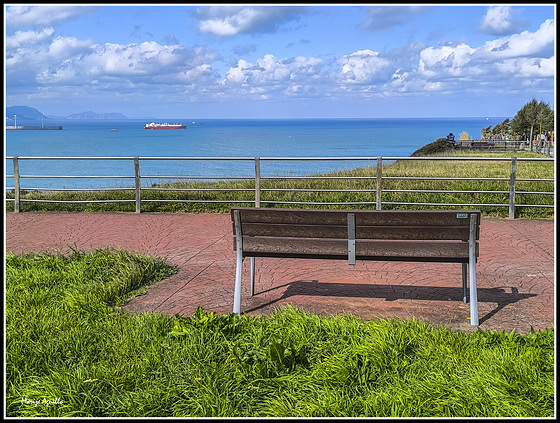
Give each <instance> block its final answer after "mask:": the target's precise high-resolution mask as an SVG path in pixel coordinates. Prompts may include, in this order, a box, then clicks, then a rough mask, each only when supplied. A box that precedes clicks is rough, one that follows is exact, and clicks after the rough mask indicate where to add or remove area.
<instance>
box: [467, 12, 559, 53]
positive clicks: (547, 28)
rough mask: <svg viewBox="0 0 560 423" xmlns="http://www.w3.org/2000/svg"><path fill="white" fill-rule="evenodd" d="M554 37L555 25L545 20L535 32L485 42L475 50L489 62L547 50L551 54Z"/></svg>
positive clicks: (524, 32) (550, 20)
mask: <svg viewBox="0 0 560 423" xmlns="http://www.w3.org/2000/svg"><path fill="white" fill-rule="evenodd" d="M555 36H556V25H555V23H554V21H553V20H552V19H547V20H546V21H545V22H543V23H542V24H541V26H540V27H539V29H538V30H537V31H535V32H529V31H523V32H521V33H520V34H514V35H510V36H507V37H503V38H498V39H496V40H492V41H487V42H486V43H485V44H484V45H483V46H482V47H480V48H479V49H477V56H479V57H480V58H485V59H487V60H490V61H494V60H498V59H508V58H514V57H526V56H534V55H538V54H541V53H542V52H543V51H545V50H547V49H549V50H550V51H551V52H552V47H553V46H554V39H555Z"/></svg>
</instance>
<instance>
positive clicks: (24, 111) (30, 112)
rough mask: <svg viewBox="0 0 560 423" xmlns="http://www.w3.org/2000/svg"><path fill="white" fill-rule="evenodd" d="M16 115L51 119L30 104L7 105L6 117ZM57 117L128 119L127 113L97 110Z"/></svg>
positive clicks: (9, 117)
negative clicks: (96, 111) (100, 111)
mask: <svg viewBox="0 0 560 423" xmlns="http://www.w3.org/2000/svg"><path fill="white" fill-rule="evenodd" d="M14 115H16V118H17V120H20V119H21V120H37V119H41V118H45V119H49V118H48V117H47V116H45V115H43V113H41V112H40V111H39V110H37V109H34V108H33V107H28V106H10V107H6V118H8V119H13V118H14ZM55 118H57V119H114V120H122V119H128V118H127V117H126V116H125V115H123V114H121V113H95V112H82V113H74V114H72V115H70V116H66V117H60V116H57V117H55Z"/></svg>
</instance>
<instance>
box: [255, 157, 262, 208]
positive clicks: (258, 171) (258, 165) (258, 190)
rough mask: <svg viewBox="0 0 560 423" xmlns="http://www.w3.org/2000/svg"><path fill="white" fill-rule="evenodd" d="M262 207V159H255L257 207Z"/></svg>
mask: <svg viewBox="0 0 560 423" xmlns="http://www.w3.org/2000/svg"><path fill="white" fill-rule="evenodd" d="M260 206H261V158H260V157H258V156H257V157H255V207H260Z"/></svg>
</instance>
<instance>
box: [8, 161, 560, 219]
mask: <svg viewBox="0 0 560 423" xmlns="http://www.w3.org/2000/svg"><path fill="white" fill-rule="evenodd" d="M6 160H11V161H12V162H13V169H14V174H13V175H6V178H7V179H9V178H13V179H14V186H13V187H6V190H7V191H9V190H12V191H13V193H14V198H13V199H12V198H6V201H8V202H9V201H12V202H14V212H15V213H18V212H20V205H21V203H22V202H44V203H49V202H50V203H117V202H120V203H122V202H129V203H130V202H134V203H135V205H136V213H140V212H141V204H142V203H143V202H183V203H205V202H209V203H251V204H254V206H256V207H260V206H261V204H266V203H274V204H293V205H296V204H299V205H303V204H306V205H341V204H343V205H357V204H361V205H364V204H371V205H375V207H376V209H377V210H381V209H382V206H383V205H384V204H385V205H423V206H450V207H458V206H473V207H485V206H486V207H488V206H492V207H500V206H503V207H508V208H509V217H510V218H514V217H515V208H516V207H551V208H553V207H554V205H550V204H519V203H516V201H515V195H516V194H517V193H519V194H524V195H543V194H545V195H546V194H548V195H554V192H551V191H532V192H529V191H518V190H517V189H516V184H517V182H522V181H523V182H537V183H538V182H554V179H538V178H517V163H518V162H519V161H554V159H552V158H521V157H511V158H510V157H380V156H377V157H137V156H136V157H28V156H25V157H24V156H11V157H6ZM22 160H30V161H33V160H84V161H87V160H125V161H132V162H133V168H134V176H132V175H130V176H106V175H93V176H68V175H22V174H21V173H20V171H19V163H20V161H22ZM153 160H158V161H165V160H185V161H189V160H209V161H222V162H228V161H248V162H253V163H254V176H178V175H166V176H162V175H157V176H154V175H146V176H141V172H140V162H141V161H153ZM404 160H410V161H421V160H426V161H449V160H452V161H507V162H510V175H509V177H507V178H482V177H480V178H477V177H422V176H419V177H414V176H413V177H410V176H383V172H382V167H383V166H382V165H383V161H391V162H393V161H404ZM263 161H358V162H363V161H369V162H371V161H375V163H376V175H375V176H363V177H355V176H306V175H302V176H263V175H261V162H263ZM26 178H56V179H62V178H71V179H78V178H87V179H92V178H93V179H105V178H110V179H134V186H131V187H129V188H122V187H121V188H79V189H78V188H23V187H22V186H21V185H22V180H23V179H26ZM152 179H167V180H185V179H186V180H205V181H209V180H250V181H254V189H253V188H184V189H182V188H161V187H143V186H142V180H152ZM282 179H284V180H295V179H323V180H344V179H351V180H358V179H363V180H371V181H372V182H375V187H373V184H372V188H371V189H355V190H352V189H350V190H342V189H341V190H337V189H296V188H262V187H261V182H262V181H264V180H282ZM398 179H402V180H438V181H439V180H447V181H467V180H473V181H508V182H509V189H508V190H507V191H505V190H504V191H482V190H459V191H454V190H408V189H407V190H403V189H401V190H399V189H387V188H385V189H384V188H383V180H387V181H388V180H398ZM117 190H118V191H123V190H134V191H135V199H133V200H109V199H108V200H80V201H78V200H76V201H68V200H46V199H26V198H22V192H24V191H117ZM142 191H216V192H219V191H223V192H227V191H238V192H241V191H245V192H252V191H254V199H253V200H249V201H247V200H239V201H237V200H178V199H173V200H165V199H159V200H158V199H149V200H145V199H144V200H143V199H142V198H141V193H142ZM272 191H278V192H281V191H292V192H364V193H371V194H373V193H375V201H367V202H365V201H360V202H343V203H325V202H318V203H315V202H298V201H291V202H288V201H261V193H263V192H272ZM383 192H416V193H489V194H507V195H508V196H509V201H508V203H507V204H505V203H498V204H487V203H482V204H477V203H465V204H457V203H426V202H414V203H408V202H389V201H382V193H383Z"/></svg>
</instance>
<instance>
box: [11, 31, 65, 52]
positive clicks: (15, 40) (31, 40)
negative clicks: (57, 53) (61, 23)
mask: <svg viewBox="0 0 560 423" xmlns="http://www.w3.org/2000/svg"><path fill="white" fill-rule="evenodd" d="M53 34H54V29H53V28H51V27H48V28H43V29H42V30H40V31H16V33H15V34H14V35H11V36H8V37H6V41H5V43H6V48H7V49H15V48H18V47H20V46H22V45H25V44H37V43H40V42H42V41H44V40H47V39H49V38H51V37H52V35H53Z"/></svg>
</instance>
